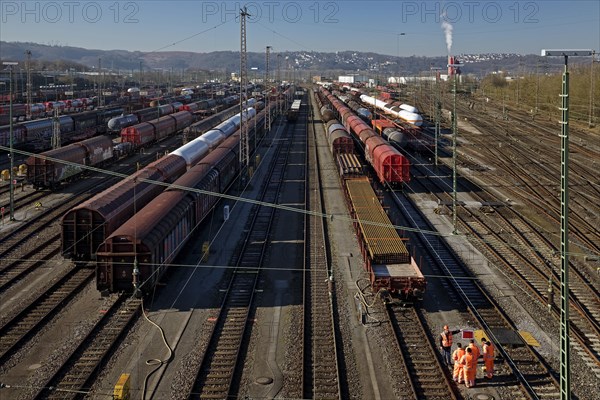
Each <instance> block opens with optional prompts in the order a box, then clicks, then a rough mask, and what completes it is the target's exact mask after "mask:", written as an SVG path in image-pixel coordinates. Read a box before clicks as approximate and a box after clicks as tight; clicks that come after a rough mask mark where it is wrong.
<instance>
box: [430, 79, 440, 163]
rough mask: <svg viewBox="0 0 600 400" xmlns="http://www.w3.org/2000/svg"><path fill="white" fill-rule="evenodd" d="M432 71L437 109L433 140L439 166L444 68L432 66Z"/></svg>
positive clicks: (435, 158) (435, 156)
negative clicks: (441, 82)
mask: <svg viewBox="0 0 600 400" xmlns="http://www.w3.org/2000/svg"><path fill="white" fill-rule="evenodd" d="M430 69H431V71H433V73H434V74H435V104H434V107H435V110H434V114H435V137H434V142H433V146H434V152H435V155H434V160H435V161H434V162H435V164H434V165H435V166H436V168H437V166H438V137H439V135H440V114H441V111H442V103H441V102H440V92H439V85H440V81H439V73H440V72H439V71H441V70H442V68H440V67H431V68H430Z"/></svg>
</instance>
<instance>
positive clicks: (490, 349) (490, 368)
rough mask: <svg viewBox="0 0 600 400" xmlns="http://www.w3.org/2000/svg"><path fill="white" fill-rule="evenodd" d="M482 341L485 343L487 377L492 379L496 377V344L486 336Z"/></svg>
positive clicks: (484, 356)
mask: <svg viewBox="0 0 600 400" xmlns="http://www.w3.org/2000/svg"><path fill="white" fill-rule="evenodd" d="M481 343H483V345H482V348H483V362H484V364H485V377H486V378H488V379H492V378H493V377H494V358H496V356H495V354H494V345H493V344H492V342H490V341H489V340H487V339H485V338H483V339H481Z"/></svg>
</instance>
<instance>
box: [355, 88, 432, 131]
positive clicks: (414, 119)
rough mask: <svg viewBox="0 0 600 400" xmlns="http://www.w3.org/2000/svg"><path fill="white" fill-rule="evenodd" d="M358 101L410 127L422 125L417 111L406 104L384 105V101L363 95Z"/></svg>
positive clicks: (421, 118)
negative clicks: (404, 122)
mask: <svg viewBox="0 0 600 400" xmlns="http://www.w3.org/2000/svg"><path fill="white" fill-rule="evenodd" d="M360 100H361V101H362V102H363V103H367V104H370V105H372V106H374V107H376V108H378V109H380V110H382V111H383V112H385V113H387V114H390V115H392V116H393V117H395V118H399V119H401V120H403V121H406V122H408V123H409V124H411V125H415V126H421V125H423V117H422V116H421V115H420V114H418V110H417V109H416V108H415V107H413V106H411V105H408V104H400V105H393V104H390V103H386V102H385V101H382V100H379V99H376V98H374V97H371V96H367V95H366V94H363V95H361V96H360Z"/></svg>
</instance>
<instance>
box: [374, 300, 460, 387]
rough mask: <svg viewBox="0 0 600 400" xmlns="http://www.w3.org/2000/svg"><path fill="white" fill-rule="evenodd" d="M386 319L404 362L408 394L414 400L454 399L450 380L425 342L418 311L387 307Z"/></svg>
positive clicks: (415, 309) (421, 319) (408, 308)
mask: <svg viewBox="0 0 600 400" xmlns="http://www.w3.org/2000/svg"><path fill="white" fill-rule="evenodd" d="M386 311H387V315H388V318H389V320H390V322H391V325H392V329H393V331H394V337H395V338H396V340H397V344H398V348H399V349H400V353H401V354H402V358H403V360H404V368H405V369H406V372H407V375H408V378H409V382H410V386H409V389H410V393H411V394H412V395H413V396H412V398H414V399H456V398H457V396H456V393H455V389H454V388H453V386H452V384H451V383H450V380H451V378H450V376H449V375H448V374H447V373H446V372H445V371H444V369H443V368H442V366H441V364H440V363H439V361H437V362H432V360H437V358H436V351H435V349H434V347H433V346H432V344H431V342H430V341H427V343H426V344H424V343H423V338H427V329H426V328H425V324H424V323H423V317H422V316H421V315H420V311H419V310H418V309H417V308H414V307H407V308H401V307H393V306H390V305H387V306H386Z"/></svg>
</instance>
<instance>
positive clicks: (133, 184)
mask: <svg viewBox="0 0 600 400" xmlns="http://www.w3.org/2000/svg"><path fill="white" fill-rule="evenodd" d="M185 171H186V163H185V160H184V159H183V158H181V157H178V156H174V155H172V154H169V155H167V156H165V157H163V158H161V159H160V160H157V161H155V162H153V163H151V164H149V165H148V166H147V167H145V168H143V169H141V170H139V171H138V172H136V173H135V174H133V175H131V176H129V177H128V178H125V179H123V180H122V181H120V182H119V183H117V184H116V185H114V186H112V187H110V188H108V189H106V190H105V191H103V192H102V193H99V194H97V195H96V196H94V197H92V198H91V199H89V200H87V201H85V202H83V203H81V204H80V205H78V206H77V207H74V208H73V209H71V210H70V211H69V212H67V213H66V214H65V215H64V216H63V218H62V221H61V225H62V253H63V255H64V256H65V257H72V258H75V259H78V260H91V259H94V258H95V254H96V250H97V249H98V246H99V245H100V244H101V243H102V242H103V241H104V239H106V238H107V237H108V236H109V235H110V234H111V233H112V232H114V231H115V229H117V228H118V227H119V226H120V225H121V224H123V223H124V222H125V221H127V220H128V219H129V218H131V216H132V215H133V214H134V210H140V209H141V208H142V207H144V206H145V205H146V204H148V203H149V202H150V201H151V200H152V199H153V198H154V197H156V196H157V195H158V194H160V193H161V192H162V191H163V190H164V186H161V185H157V184H155V183H150V182H144V181H143V180H144V179H148V180H152V181H159V182H165V183H172V182H174V181H175V180H176V179H177V178H179V177H180V176H181V175H183V173H184V172H185Z"/></svg>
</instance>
